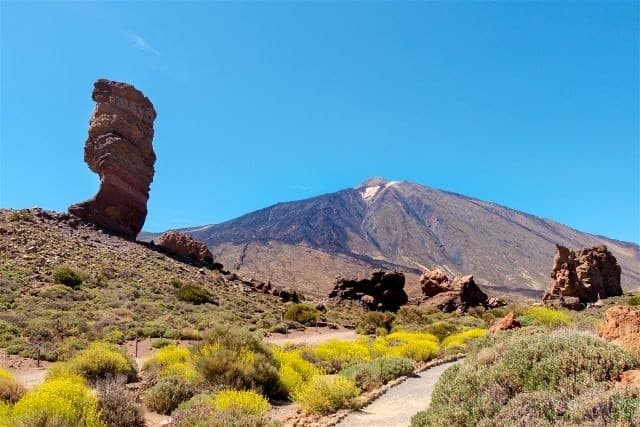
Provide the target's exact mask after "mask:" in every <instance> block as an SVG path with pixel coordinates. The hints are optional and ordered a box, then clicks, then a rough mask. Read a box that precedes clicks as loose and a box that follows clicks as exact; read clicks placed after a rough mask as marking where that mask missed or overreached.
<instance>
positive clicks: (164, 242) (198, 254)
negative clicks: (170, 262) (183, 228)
mask: <svg viewBox="0 0 640 427" xmlns="http://www.w3.org/2000/svg"><path fill="white" fill-rule="evenodd" d="M155 244H156V245H158V246H161V247H163V248H164V249H165V250H166V251H167V252H169V253H170V254H172V255H177V256H181V257H185V258H190V259H191V260H192V261H195V262H198V263H201V264H207V265H211V264H213V254H212V253H211V251H210V250H209V248H208V247H207V245H205V244H204V243H202V242H198V241H197V240H194V239H193V238H192V237H189V236H187V235H186V234H183V233H180V232H178V231H168V232H166V233H164V234H163V235H162V236H160V238H158V240H157V241H156V242H155Z"/></svg>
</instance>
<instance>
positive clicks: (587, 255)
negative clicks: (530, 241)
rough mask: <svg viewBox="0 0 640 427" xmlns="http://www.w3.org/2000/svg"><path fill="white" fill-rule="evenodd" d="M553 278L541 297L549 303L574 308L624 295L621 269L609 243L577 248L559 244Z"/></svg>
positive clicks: (552, 273)
mask: <svg viewBox="0 0 640 427" xmlns="http://www.w3.org/2000/svg"><path fill="white" fill-rule="evenodd" d="M556 248H557V252H556V255H555V257H554V259H553V268H552V270H551V279H553V281H552V282H551V283H550V284H549V286H548V287H547V290H546V291H545V293H544V296H543V297H542V300H543V301H544V303H545V305H547V306H562V307H567V308H570V309H574V310H579V309H582V308H584V307H586V305H587V304H589V303H595V302H596V301H598V300H599V299H601V298H608V297H611V296H618V295H622V287H621V286H620V274H621V269H620V266H619V265H618V262H617V261H616V258H615V257H614V256H613V255H612V254H611V252H609V250H608V249H607V247H606V246H604V245H600V246H593V247H591V248H584V249H579V250H576V251H572V250H569V249H568V248H566V247H564V246H561V245H556Z"/></svg>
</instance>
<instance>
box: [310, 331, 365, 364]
mask: <svg viewBox="0 0 640 427" xmlns="http://www.w3.org/2000/svg"><path fill="white" fill-rule="evenodd" d="M305 351H306V352H308V353H309V354H310V355H311V356H312V357H313V358H316V359H319V360H321V361H324V362H326V364H325V365H326V368H327V370H328V371H330V372H337V371H339V370H340V369H342V368H344V367H346V366H351V365H354V364H356V363H362V362H367V361H369V360H371V354H370V352H369V341H368V339H367V338H364V337H363V338H359V339H358V340H356V341H340V340H337V339H333V340H329V341H326V342H324V343H322V344H318V345H315V346H312V347H307V348H306V349H305Z"/></svg>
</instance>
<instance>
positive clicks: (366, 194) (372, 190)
mask: <svg viewBox="0 0 640 427" xmlns="http://www.w3.org/2000/svg"><path fill="white" fill-rule="evenodd" d="M380 187H381V186H380V185H376V186H374V187H365V188H364V189H363V190H364V191H362V192H360V194H361V195H362V198H363V199H364V200H365V201H367V202H368V201H369V200H371V199H373V196H375V195H376V194H377V193H378V190H380Z"/></svg>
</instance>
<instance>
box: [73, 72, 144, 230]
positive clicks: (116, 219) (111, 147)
mask: <svg viewBox="0 0 640 427" xmlns="http://www.w3.org/2000/svg"><path fill="white" fill-rule="evenodd" d="M92 98H93V100H94V101H95V102H96V107H95V109H94V111H93V115H92V116H91V121H90V123H89V136H88V138H87V141H86V143H85V147H84V160H85V162H87V164H88V165H89V168H90V169H91V170H92V171H93V172H95V173H97V174H99V175H100V189H99V190H98V192H97V194H96V195H95V196H94V197H93V198H91V199H89V200H87V201H86V202H82V203H78V204H75V205H72V206H70V207H69V213H70V214H72V215H74V216H76V217H79V218H81V219H83V220H85V221H88V222H91V223H93V224H96V225H98V226H100V227H102V228H104V229H106V230H107V231H109V232H111V233H113V234H116V235H119V236H122V237H124V238H127V239H130V240H133V239H135V238H136V236H137V235H138V233H139V232H140V230H141V229H142V225H143V224H144V221H145V218H146V217H147V200H148V199H149V185H150V184H151V181H152V180H153V174H154V169H153V165H154V163H155V161H156V155H155V153H154V151H153V146H152V144H151V142H152V140H153V121H154V120H155V118H156V112H155V110H154V108H153V105H152V104H151V101H149V99H148V98H146V97H145V96H144V95H143V94H142V92H140V91H139V90H137V89H136V88H134V87H133V86H131V85H129V84H126V83H119V82H113V81H110V80H104V79H100V80H97V81H96V82H95V83H94V89H93V95H92Z"/></svg>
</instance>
